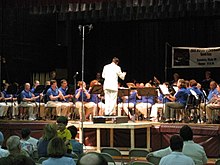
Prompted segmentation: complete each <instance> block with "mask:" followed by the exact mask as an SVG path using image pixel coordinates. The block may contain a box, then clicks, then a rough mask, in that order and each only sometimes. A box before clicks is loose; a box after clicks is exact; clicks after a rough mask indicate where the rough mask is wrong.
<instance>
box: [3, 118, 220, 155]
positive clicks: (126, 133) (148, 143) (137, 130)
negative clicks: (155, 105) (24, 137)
mask: <svg viewBox="0 0 220 165" xmlns="http://www.w3.org/2000/svg"><path fill="white" fill-rule="evenodd" d="M48 123H56V121H55V120H47V121H43V120H39V121H27V120H26V121H25V120H0V131H2V132H3V133H4V135H5V139H7V138H8V137H9V136H11V135H18V136H20V131H21V129H22V128H30V129H31V130H32V133H31V135H32V136H33V137H35V138H40V137H41V136H42V133H43V127H44V125H46V124H48ZM185 124H186V123H175V124H174V123H172V124H168V123H166V124H165V123H159V122H148V121H136V122H132V121H129V122H128V123H121V124H120V123H119V124H113V123H98V124H94V123H93V122H83V132H84V134H83V137H84V138H83V139H84V144H85V148H86V149H87V150H90V149H95V150H98V151H100V149H101V147H108V146H111V147H117V148H119V149H120V150H124V151H128V150H129V149H131V148H148V149H151V150H152V151H155V150H158V149H160V148H165V147H167V146H168V145H169V138H170V137H171V136H172V135H174V134H178V133H179V129H180V128H181V127H182V126H183V125H185ZM68 125H75V126H76V127H77V128H79V136H78V138H79V140H80V139H82V138H81V137H82V132H81V130H82V129H81V122H79V121H73V120H70V121H69V123H68ZM187 125H189V126H190V127H191V128H192V129H193V133H194V139H193V140H194V141H195V142H196V143H199V144H201V145H202V146H203V147H204V148H205V150H206V153H207V155H208V157H210V158H217V157H220V147H219V146H220V125H219V124H194V123H187Z"/></svg>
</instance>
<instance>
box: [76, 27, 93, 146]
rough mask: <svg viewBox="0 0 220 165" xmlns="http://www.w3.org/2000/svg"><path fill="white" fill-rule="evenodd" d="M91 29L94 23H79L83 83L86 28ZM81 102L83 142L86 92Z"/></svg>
mask: <svg viewBox="0 0 220 165" xmlns="http://www.w3.org/2000/svg"><path fill="white" fill-rule="evenodd" d="M86 27H87V28H88V29H89V32H90V31H91V29H92V24H90V25H79V31H80V32H81V35H82V83H83V82H84V56H85V48H84V47H85V28H86ZM81 97H82V98H81V102H82V112H81V125H80V128H81V139H80V142H81V143H83V140H84V130H83V119H84V116H83V115H84V104H83V97H84V93H83V92H82V96H81Z"/></svg>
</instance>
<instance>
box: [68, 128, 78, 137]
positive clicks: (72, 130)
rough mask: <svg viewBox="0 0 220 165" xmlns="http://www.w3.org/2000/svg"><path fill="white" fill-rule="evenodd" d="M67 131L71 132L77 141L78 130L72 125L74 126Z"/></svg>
mask: <svg viewBox="0 0 220 165" xmlns="http://www.w3.org/2000/svg"><path fill="white" fill-rule="evenodd" d="M67 129H68V130H69V131H70V133H71V135H72V139H75V138H76V135H77V128H76V127H75V126H74V125H72V126H69V127H68V128H67Z"/></svg>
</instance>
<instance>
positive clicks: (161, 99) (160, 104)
mask: <svg viewBox="0 0 220 165" xmlns="http://www.w3.org/2000/svg"><path fill="white" fill-rule="evenodd" d="M163 86H164V87H165V88H167V91H168V92H169V90H168V87H169V83H168V82H164V83H163ZM167 94H168V93H166V92H164V91H162V89H160V90H158V98H157V100H156V101H157V102H156V103H155V104H154V105H152V108H151V114H150V117H151V121H158V110H159V109H162V112H161V113H160V117H161V116H162V114H163V111H164V107H165V103H166V102H170V100H169V99H168V98H167V97H166V96H167ZM169 94H170V93H169Z"/></svg>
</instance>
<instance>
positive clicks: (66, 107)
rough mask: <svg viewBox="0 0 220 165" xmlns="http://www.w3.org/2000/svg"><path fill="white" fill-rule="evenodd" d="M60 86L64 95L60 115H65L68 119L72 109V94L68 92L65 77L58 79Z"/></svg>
mask: <svg viewBox="0 0 220 165" xmlns="http://www.w3.org/2000/svg"><path fill="white" fill-rule="evenodd" d="M60 84H61V86H60V88H59V90H60V91H61V92H62V94H63V96H64V100H62V103H63V104H62V112H61V113H62V116H66V117H67V118H68V119H70V116H71V114H72V110H73V107H74V105H73V102H72V100H71V99H72V98H73V95H72V94H68V93H67V92H68V83H67V81H66V80H65V79H62V80H61V81H60Z"/></svg>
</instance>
